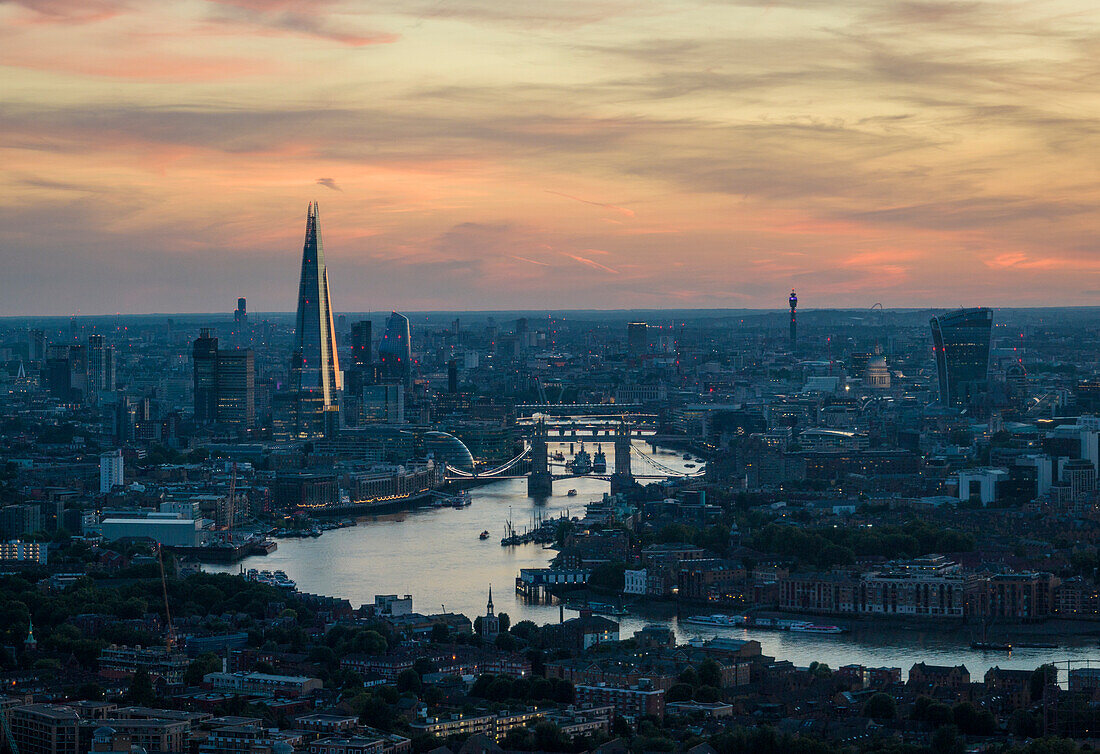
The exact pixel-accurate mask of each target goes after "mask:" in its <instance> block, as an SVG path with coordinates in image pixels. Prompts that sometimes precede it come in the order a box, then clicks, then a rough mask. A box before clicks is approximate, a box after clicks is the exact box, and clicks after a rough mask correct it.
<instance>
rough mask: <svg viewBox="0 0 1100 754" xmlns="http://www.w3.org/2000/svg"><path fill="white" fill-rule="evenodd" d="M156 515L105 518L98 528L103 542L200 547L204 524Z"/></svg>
mask: <svg viewBox="0 0 1100 754" xmlns="http://www.w3.org/2000/svg"><path fill="white" fill-rule="evenodd" d="M168 516H172V514H153V515H150V516H147V517H144V518H124V517H112V518H104V519H103V520H102V521H101V522H100V524H99V530H100V533H101V534H102V535H103V539H105V540H106V541H108V542H114V541H115V540H118V539H127V538H148V539H152V540H155V541H156V542H159V543H160V544H162V545H168V546H170V547H198V546H199V545H200V544H202V542H203V540H204V539H205V537H204V533H203V530H202V521H201V520H200V521H194V520H189V519H181V518H176V517H175V516H172V517H168Z"/></svg>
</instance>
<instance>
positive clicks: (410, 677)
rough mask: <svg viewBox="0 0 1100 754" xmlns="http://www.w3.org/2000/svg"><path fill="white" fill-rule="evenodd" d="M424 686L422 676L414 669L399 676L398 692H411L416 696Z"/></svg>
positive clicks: (408, 669) (402, 672) (403, 671)
mask: <svg viewBox="0 0 1100 754" xmlns="http://www.w3.org/2000/svg"><path fill="white" fill-rule="evenodd" d="M422 686H423V684H422V683H421V681H420V674H419V673H417V672H416V671H415V670H413V669H412V668H407V669H405V670H402V671H401V674H400V675H398V676H397V690H398V691H411V692H413V693H414V694H418V693H420V689H421V688H422Z"/></svg>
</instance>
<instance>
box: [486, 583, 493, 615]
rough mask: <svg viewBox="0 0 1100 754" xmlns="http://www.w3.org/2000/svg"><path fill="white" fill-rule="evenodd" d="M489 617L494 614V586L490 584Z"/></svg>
mask: <svg viewBox="0 0 1100 754" xmlns="http://www.w3.org/2000/svg"><path fill="white" fill-rule="evenodd" d="M486 607H487V609H488V612H489V615H492V614H493V585H492V584H489V604H488V605H487V606H486Z"/></svg>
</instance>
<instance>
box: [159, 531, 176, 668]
mask: <svg viewBox="0 0 1100 754" xmlns="http://www.w3.org/2000/svg"><path fill="white" fill-rule="evenodd" d="M163 550H164V547H163V546H162V545H161V543H160V542H157V563H158V564H159V565H160V589H161V593H162V594H164V620H165V623H166V625H167V630H166V631H165V636H164V648H165V649H166V650H167V653H168V654H169V655H170V654H172V645H173V644H175V642H176V630H175V628H173V627H172V611H171V610H170V609H169V608H168V579H167V578H165V576H164V555H163Z"/></svg>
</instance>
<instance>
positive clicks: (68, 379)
mask: <svg viewBox="0 0 1100 754" xmlns="http://www.w3.org/2000/svg"><path fill="white" fill-rule="evenodd" d="M46 387H47V388H48V389H49V391H50V395H52V396H53V397H54V398H57V399H58V400H61V401H66V402H68V401H71V400H72V371H71V369H70V367H69V347H68V346H63V345H52V346H50V347H48V348H47V349H46Z"/></svg>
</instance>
